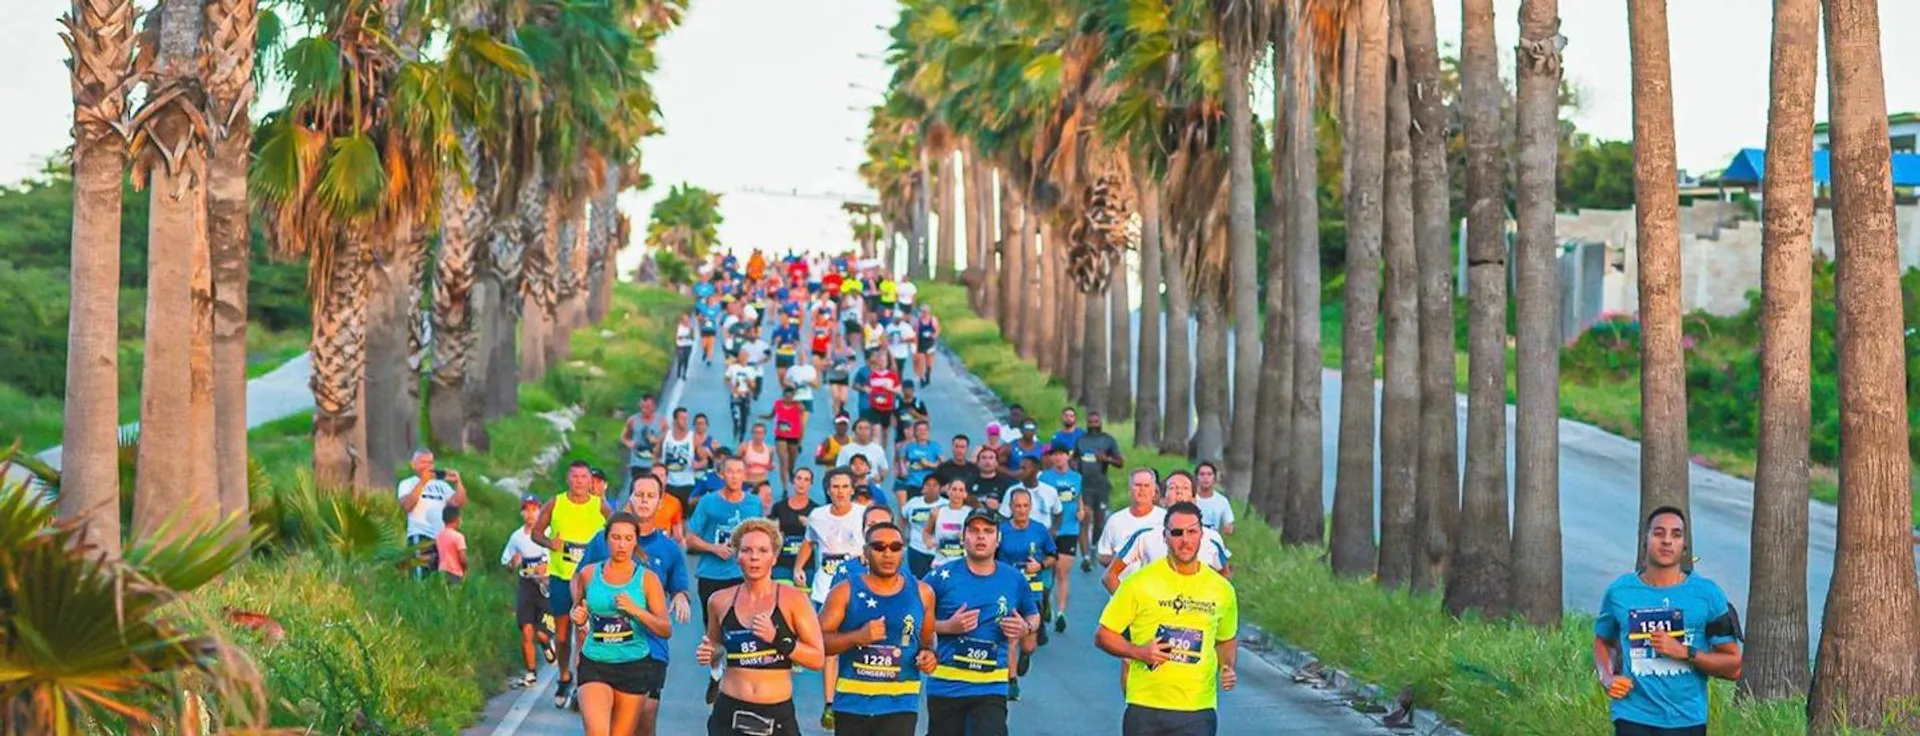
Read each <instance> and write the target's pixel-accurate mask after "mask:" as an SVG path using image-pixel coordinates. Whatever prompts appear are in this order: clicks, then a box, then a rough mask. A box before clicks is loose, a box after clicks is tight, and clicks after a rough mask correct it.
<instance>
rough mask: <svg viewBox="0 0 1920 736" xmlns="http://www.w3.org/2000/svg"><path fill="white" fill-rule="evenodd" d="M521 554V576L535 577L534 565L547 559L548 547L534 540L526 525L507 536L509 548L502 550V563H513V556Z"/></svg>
mask: <svg viewBox="0 0 1920 736" xmlns="http://www.w3.org/2000/svg"><path fill="white" fill-rule="evenodd" d="M516 554H518V555H520V577H533V575H531V574H530V573H531V572H532V570H533V566H534V565H536V564H538V563H540V562H544V561H545V560H546V559H547V548H546V547H542V546H540V545H538V544H535V543H534V542H533V535H532V534H529V533H528V532H527V528H526V527H524V526H523V527H520V528H519V529H515V530H513V534H512V535H510V536H508V537H507V548H506V549H503V550H500V564H501V565H503V566H504V565H511V564H513V556H514V555H516Z"/></svg>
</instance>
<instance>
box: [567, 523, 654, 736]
mask: <svg viewBox="0 0 1920 736" xmlns="http://www.w3.org/2000/svg"><path fill="white" fill-rule="evenodd" d="M639 536H640V519H639V518H638V517H635V516H634V515H633V514H629V513H626V512H621V513H618V514H614V516H613V518H612V519H611V520H609V521H608V522H607V529H606V540H607V546H608V548H609V553H610V555H611V556H610V558H609V559H608V560H607V561H605V562H599V563H594V564H590V565H586V566H584V567H583V568H582V569H581V570H580V574H579V576H578V577H576V578H574V580H573V597H574V598H575V599H576V600H578V601H580V602H579V603H577V604H575V605H574V606H573V611H572V616H571V620H572V621H573V624H574V625H575V626H584V627H586V631H587V632H588V633H587V639H586V641H584V642H582V643H581V645H580V719H581V720H582V721H583V722H584V723H585V725H586V731H587V736H615V735H616V734H617V735H618V736H627V735H628V734H631V733H634V732H635V731H636V730H637V729H638V727H639V725H640V711H641V703H642V702H644V701H645V700H647V699H648V698H650V697H657V696H658V695H659V693H660V685H661V682H662V681H663V680H664V679H665V677H666V667H665V666H663V665H659V663H658V662H657V661H656V660H653V659H651V658H650V657H649V655H650V654H651V653H652V646H651V644H652V641H651V637H660V638H662V639H664V638H666V637H668V636H671V635H672V634H673V623H672V622H670V621H668V620H667V601H666V598H667V596H666V593H665V591H664V589H663V588H662V586H661V584H660V577H659V576H658V575H656V574H654V572H653V571H652V570H649V569H647V567H646V566H645V565H642V564H640V563H639V559H638V558H637V557H636V556H635V550H636V549H637V548H638V546H639ZM642 630H644V631H645V632H646V634H647V635H646V636H642V635H641V631H642Z"/></svg>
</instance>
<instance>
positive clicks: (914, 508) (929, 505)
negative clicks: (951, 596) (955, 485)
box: [900, 473, 946, 578]
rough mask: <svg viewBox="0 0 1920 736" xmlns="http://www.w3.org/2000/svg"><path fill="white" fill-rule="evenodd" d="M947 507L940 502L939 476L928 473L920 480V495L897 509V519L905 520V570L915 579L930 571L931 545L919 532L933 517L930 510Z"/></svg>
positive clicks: (931, 560)
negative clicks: (906, 533) (898, 510)
mask: <svg viewBox="0 0 1920 736" xmlns="http://www.w3.org/2000/svg"><path fill="white" fill-rule="evenodd" d="M944 503H946V501H945V500H943V499H941V498H940V474H939V473H928V474H927V476H926V477H925V478H922V479H921V480H920V492H919V493H917V494H914V496H913V497H912V498H909V499H907V502H906V504H904V505H902V506H901V508H900V516H901V518H902V519H904V520H905V524H906V529H907V531H908V536H907V542H908V543H907V569H908V570H909V571H911V572H912V573H913V576H914V577H916V578H925V577H926V576H927V573H928V572H931V571H932V570H933V555H934V549H933V544H932V543H931V542H930V541H929V540H928V539H927V537H926V535H924V534H922V533H921V531H922V530H924V529H926V528H927V521H928V520H929V519H931V518H932V517H933V510H934V509H935V508H938V507H939V506H940V505H941V504H944Z"/></svg>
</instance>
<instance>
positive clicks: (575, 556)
mask: <svg viewBox="0 0 1920 736" xmlns="http://www.w3.org/2000/svg"><path fill="white" fill-rule="evenodd" d="M586 556H587V545H585V544H577V543H574V542H562V543H561V545H560V559H561V560H564V561H566V563H567V564H569V565H575V564H579V563H580V558H582V557H586Z"/></svg>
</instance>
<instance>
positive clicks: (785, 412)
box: [773, 399, 803, 442]
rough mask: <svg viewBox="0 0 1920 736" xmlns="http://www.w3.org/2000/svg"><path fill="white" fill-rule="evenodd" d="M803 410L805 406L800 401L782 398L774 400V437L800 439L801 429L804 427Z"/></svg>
mask: <svg viewBox="0 0 1920 736" xmlns="http://www.w3.org/2000/svg"><path fill="white" fill-rule="evenodd" d="M802 410H803V408H802V407H801V406H800V402H798V401H787V400H785V399H782V400H780V401H775V402H773V436H774V439H782V440H794V441H796V442H797V441H799V439H800V431H801V429H802V427H801V424H800V414H801V413H802Z"/></svg>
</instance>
